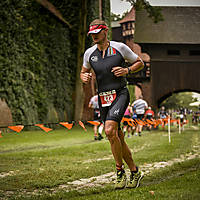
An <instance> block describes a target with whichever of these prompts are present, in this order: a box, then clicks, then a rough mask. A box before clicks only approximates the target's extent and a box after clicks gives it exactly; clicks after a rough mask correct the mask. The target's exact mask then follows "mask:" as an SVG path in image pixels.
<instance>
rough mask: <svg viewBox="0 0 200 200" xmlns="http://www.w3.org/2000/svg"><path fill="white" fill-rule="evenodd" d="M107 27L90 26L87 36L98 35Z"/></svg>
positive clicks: (100, 25) (101, 25) (99, 25)
mask: <svg viewBox="0 0 200 200" xmlns="http://www.w3.org/2000/svg"><path fill="white" fill-rule="evenodd" d="M107 28H108V27H107V26H106V25H103V24H97V25H91V26H90V28H89V31H88V35H89V34H90V33H99V32H100V31H101V30H103V29H107Z"/></svg>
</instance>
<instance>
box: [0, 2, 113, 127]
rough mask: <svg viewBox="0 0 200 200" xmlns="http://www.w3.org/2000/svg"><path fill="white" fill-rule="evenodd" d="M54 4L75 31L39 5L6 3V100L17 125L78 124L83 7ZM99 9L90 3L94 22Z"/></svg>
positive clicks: (2, 56) (1, 20)
mask: <svg viewBox="0 0 200 200" xmlns="http://www.w3.org/2000/svg"><path fill="white" fill-rule="evenodd" d="M49 2H51V3H52V4H53V5H54V6H55V7H56V8H57V9H58V10H59V11H60V12H61V13H62V14H63V17H64V18H65V20H66V21H68V22H69V23H70V24H71V26H72V28H69V27H68V26H67V25H66V24H64V23H63V22H61V21H60V20H59V19H58V18H57V17H55V16H54V15H53V14H52V13H51V12H50V11H49V10H47V9H46V8H44V7H43V6H41V5H40V4H39V3H37V2H36V1H35V0H4V1H0V7H1V8H3V9H1V10H0V41H1V44H0V72H1V73H0V98H1V99H5V101H6V102H7V104H8V106H9V108H10V109H11V112H12V116H13V121H14V122H15V123H22V124H30V123H39V122H57V121H61V120H72V119H73V113H74V98H75V97H74V90H75V77H76V68H77V48H78V45H77V37H78V31H77V29H78V27H79V23H80V19H79V12H80V1H79V0H63V1H60V0H49ZM103 2H104V4H103V5H106V6H107V7H106V9H110V7H109V5H110V2H109V1H108V0H103ZM97 5H98V1H97V0H95V1H91V0H88V9H87V12H88V20H89V19H90V18H96V17H98V9H97ZM106 13H107V14H108V18H109V11H107V12H106ZM89 21H90V20H89ZM88 45H89V43H88V44H87V45H86V46H87V47H88Z"/></svg>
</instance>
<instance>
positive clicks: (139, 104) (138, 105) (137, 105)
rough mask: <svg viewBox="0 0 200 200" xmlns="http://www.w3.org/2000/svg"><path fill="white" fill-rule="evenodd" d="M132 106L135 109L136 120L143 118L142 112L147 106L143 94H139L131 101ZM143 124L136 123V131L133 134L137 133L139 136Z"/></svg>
mask: <svg viewBox="0 0 200 200" xmlns="http://www.w3.org/2000/svg"><path fill="white" fill-rule="evenodd" d="M132 107H133V108H134V109H135V112H136V114H137V120H138V121H141V120H143V119H144V114H145V111H146V109H147V108H148V104H147V102H146V101H145V100H144V99H143V96H142V95H140V96H139V97H137V99H136V100H135V101H134V102H133V104H132ZM142 128H143V125H142V123H138V124H137V126H136V133H135V135H136V136H137V134H139V136H141V132H142Z"/></svg>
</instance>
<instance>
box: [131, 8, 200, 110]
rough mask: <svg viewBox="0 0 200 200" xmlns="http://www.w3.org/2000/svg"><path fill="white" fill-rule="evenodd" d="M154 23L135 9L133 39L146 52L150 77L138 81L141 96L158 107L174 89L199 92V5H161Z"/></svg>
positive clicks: (142, 12) (143, 12) (144, 13)
mask: <svg viewBox="0 0 200 200" xmlns="http://www.w3.org/2000/svg"><path fill="white" fill-rule="evenodd" d="M162 14H163V16H164V21H162V22H159V23H157V24H155V23H153V22H152V20H151V19H150V18H148V16H147V13H146V12H145V11H138V12H136V28H135V35H134V42H135V43H138V44H139V45H140V46H141V47H142V52H146V53H147V54H148V55H150V60H151V61H150V68H151V79H150V81H149V82H148V83H142V84H141V88H142V91H143V95H144V98H145V99H146V100H147V101H148V102H149V104H151V105H153V106H155V107H158V106H159V104H160V103H161V102H162V101H163V100H164V99H165V98H166V97H168V96H170V95H171V94H172V93H174V92H178V91H195V92H198V93H200V7H162Z"/></svg>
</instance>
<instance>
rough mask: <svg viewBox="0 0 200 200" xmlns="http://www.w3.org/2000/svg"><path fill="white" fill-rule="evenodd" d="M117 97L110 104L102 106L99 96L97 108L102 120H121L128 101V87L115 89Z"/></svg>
mask: <svg viewBox="0 0 200 200" xmlns="http://www.w3.org/2000/svg"><path fill="white" fill-rule="evenodd" d="M116 93H117V97H116V99H115V100H114V101H113V103H112V104H111V105H110V106H107V107H102V106H101V101H100V98H99V109H100V113H101V119H102V121H103V122H105V121H107V120H113V121H116V122H118V123H120V122H121V120H122V118H123V116H124V113H125V111H126V108H127V106H128V104H129V101H130V95H129V91H128V89H127V88H126V87H125V88H123V89H121V90H116Z"/></svg>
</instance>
